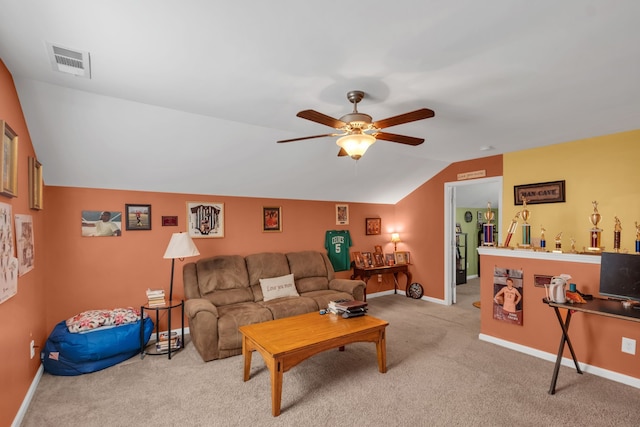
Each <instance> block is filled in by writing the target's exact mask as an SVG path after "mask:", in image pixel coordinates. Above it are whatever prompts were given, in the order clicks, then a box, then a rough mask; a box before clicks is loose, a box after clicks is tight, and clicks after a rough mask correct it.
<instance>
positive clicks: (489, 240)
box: [482, 202, 495, 246]
mask: <svg viewBox="0 0 640 427" xmlns="http://www.w3.org/2000/svg"><path fill="white" fill-rule="evenodd" d="M493 216H494V214H493V212H492V211H491V202H487V211H486V212H485V213H484V219H485V220H486V221H487V222H485V223H484V224H482V232H483V242H482V245H483V246H495V243H494V241H493V227H494V225H493V224H492V223H491V221H493Z"/></svg>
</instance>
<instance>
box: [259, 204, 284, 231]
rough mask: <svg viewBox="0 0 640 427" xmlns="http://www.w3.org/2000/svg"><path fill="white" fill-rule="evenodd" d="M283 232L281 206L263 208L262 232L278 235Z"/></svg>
mask: <svg viewBox="0 0 640 427" xmlns="http://www.w3.org/2000/svg"><path fill="white" fill-rule="evenodd" d="M281 231H282V208H281V207H280V206H278V207H273V206H263V207H262V232H263V233H273V232H275V233H278V232H281Z"/></svg>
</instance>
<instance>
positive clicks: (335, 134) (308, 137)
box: [278, 133, 342, 143]
mask: <svg viewBox="0 0 640 427" xmlns="http://www.w3.org/2000/svg"><path fill="white" fill-rule="evenodd" d="M338 135H342V134H341V133H326V134H324V135H313V136H303V137H302V138H292V139H283V140H281V141H278V143H281V142H293V141H302V140H303V139H313V138H324V137H325V136H338Z"/></svg>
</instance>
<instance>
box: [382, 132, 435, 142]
mask: <svg viewBox="0 0 640 427" xmlns="http://www.w3.org/2000/svg"><path fill="white" fill-rule="evenodd" d="M374 136H375V137H376V139H382V140H383V141H391V142H399V143H400V144H407V145H420V144H422V143H423V142H424V138H414V137H413V136H405V135H396V134H395V133H387V132H378V133H377V134H375V135H374Z"/></svg>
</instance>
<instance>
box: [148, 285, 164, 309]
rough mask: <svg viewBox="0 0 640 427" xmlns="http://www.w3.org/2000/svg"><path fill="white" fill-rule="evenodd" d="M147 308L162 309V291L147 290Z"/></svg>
mask: <svg viewBox="0 0 640 427" xmlns="http://www.w3.org/2000/svg"><path fill="white" fill-rule="evenodd" d="M147 300H148V302H147V307H162V306H164V305H165V304H166V301H165V300H164V290H163V289H147Z"/></svg>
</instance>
